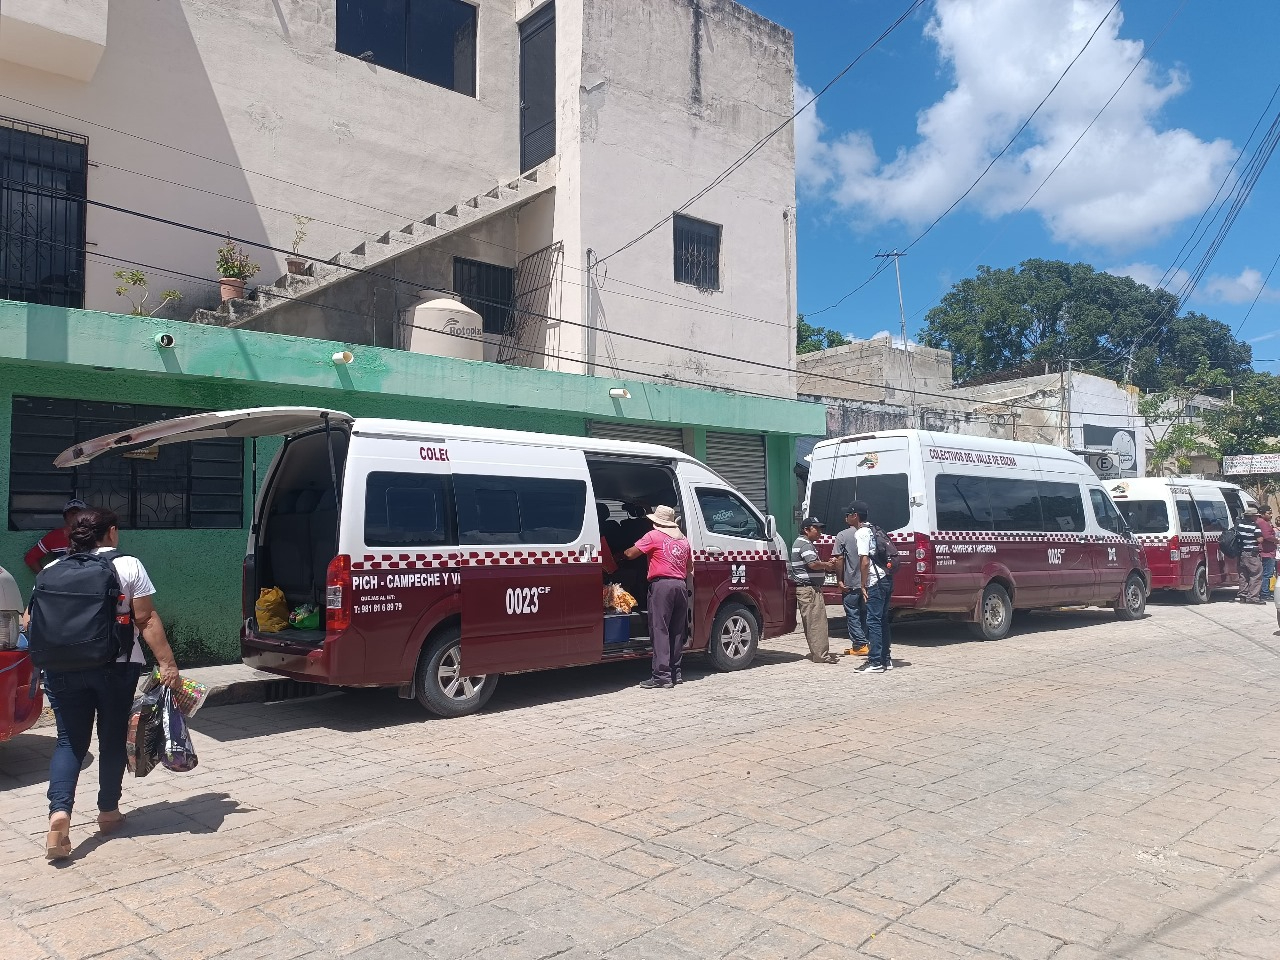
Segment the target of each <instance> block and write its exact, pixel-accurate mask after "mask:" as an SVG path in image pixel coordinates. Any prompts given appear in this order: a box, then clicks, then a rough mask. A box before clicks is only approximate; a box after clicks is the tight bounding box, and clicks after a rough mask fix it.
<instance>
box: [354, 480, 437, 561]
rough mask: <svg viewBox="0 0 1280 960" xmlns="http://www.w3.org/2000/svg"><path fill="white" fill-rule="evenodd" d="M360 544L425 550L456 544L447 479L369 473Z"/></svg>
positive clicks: (365, 491)
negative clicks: (424, 548)
mask: <svg viewBox="0 0 1280 960" xmlns="http://www.w3.org/2000/svg"><path fill="white" fill-rule="evenodd" d="M364 542H365V544H366V545H367V546H370V547H429V546H440V545H452V544H455V543H457V542H458V538H457V536H456V534H455V533H454V524H453V504H452V502H451V500H450V490H449V477H448V476H441V475H439V474H422V473H381V472H380V473H371V474H369V479H368V480H367V481H365V488H364Z"/></svg>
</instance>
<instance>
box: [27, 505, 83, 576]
mask: <svg viewBox="0 0 1280 960" xmlns="http://www.w3.org/2000/svg"><path fill="white" fill-rule="evenodd" d="M88 509H89V505H88V504H87V503H85V502H84V501H83V500H68V501H67V503H66V506H64V507H63V508H62V526H61V527H59V528H58V529H57V530H50V531H49V532H48V533H46V534H45V535H44V536H43V537H41V538H40V539H39V540H37V541H36V545H35V546H34V547H32V548H31V549H30V550H28V551H27V555H26V556H25V557H24V558H23V559H24V560H26V562H27V566H28V567H30V568H31V571H32V573H39V572H40V571H41V569H42V568H43V567H44V565H45V564H46V563H48V562H49V561H50V560H56V559H58V558H59V557H62V556H65V555H66V553H67V551H68V550H69V549H70V548H71V547H70V543H69V542H68V540H67V534H68V533H70V532H71V525H72V524H73V523H75V522H76V517H78V516H80V514H81V513H83V512H84V511H85V510H88Z"/></svg>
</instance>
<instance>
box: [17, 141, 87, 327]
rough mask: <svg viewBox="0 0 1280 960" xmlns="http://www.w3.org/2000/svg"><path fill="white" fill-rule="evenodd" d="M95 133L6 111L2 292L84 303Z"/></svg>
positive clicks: (66, 303)
mask: <svg viewBox="0 0 1280 960" xmlns="http://www.w3.org/2000/svg"><path fill="white" fill-rule="evenodd" d="M88 165H89V141H88V140H87V139H86V138H85V137H81V136H77V135H76V134H73V133H65V132H63V131H61V130H55V129H53V128H51V127H42V126H38V125H36V124H31V123H25V122H24V121H21V120H11V119H8V118H5V117H0V298H2V299H5V300H21V301H23V302H25V303H44V304H49V305H51V306H55V307H82V306H84V258H85V253H84V251H85V233H84V231H85V195H86V192H87V187H88Z"/></svg>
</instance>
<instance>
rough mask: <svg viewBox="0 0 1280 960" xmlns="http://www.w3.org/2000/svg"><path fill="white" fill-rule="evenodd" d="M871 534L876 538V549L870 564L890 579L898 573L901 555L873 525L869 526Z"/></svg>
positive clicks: (883, 533)
mask: <svg viewBox="0 0 1280 960" xmlns="http://www.w3.org/2000/svg"><path fill="white" fill-rule="evenodd" d="M871 533H872V535H873V536H874V537H875V538H876V549H875V551H874V552H873V553H872V554H871V562H872V563H874V564H875V565H876V566H877V567H879V568H880V569H881V570H883V571H884V572H885V575H886V576H889V577H892V576H893V575H894V574H895V573H897V572H898V564H899V563H900V562H901V557H902V554H901V552H900V551H899V550H898V547H897V545H896V544H895V543H894V542H893V541H892V540H890V539H889V538H888V536H886V535H885V532H884V531H883V530H881V529H880V528H879V527H878V526H876V525H875V524H874V523H873V524H871Z"/></svg>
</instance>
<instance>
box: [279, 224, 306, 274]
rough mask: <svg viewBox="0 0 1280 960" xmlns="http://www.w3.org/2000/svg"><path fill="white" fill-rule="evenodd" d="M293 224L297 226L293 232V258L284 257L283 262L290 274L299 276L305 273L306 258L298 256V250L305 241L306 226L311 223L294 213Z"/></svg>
mask: <svg viewBox="0 0 1280 960" xmlns="http://www.w3.org/2000/svg"><path fill="white" fill-rule="evenodd" d="M293 222H294V223H296V224H297V225H298V228H297V229H296V230H295V231H294V232H293V245H292V246H293V256H291V257H285V258H284V262H285V264H286V266H288V268H289V272H290V273H292V274H295V275H298V276H301V275H302V274H304V273H306V270H307V259H306V257H300V256H298V248H299V247H300V246H302V241H303V240H305V239H307V224H308V223H310V222H311V218H310V217H304V216H303V215H302V214H300V213H295V214H294V215H293Z"/></svg>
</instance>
